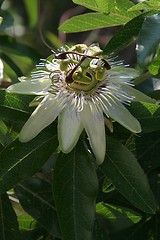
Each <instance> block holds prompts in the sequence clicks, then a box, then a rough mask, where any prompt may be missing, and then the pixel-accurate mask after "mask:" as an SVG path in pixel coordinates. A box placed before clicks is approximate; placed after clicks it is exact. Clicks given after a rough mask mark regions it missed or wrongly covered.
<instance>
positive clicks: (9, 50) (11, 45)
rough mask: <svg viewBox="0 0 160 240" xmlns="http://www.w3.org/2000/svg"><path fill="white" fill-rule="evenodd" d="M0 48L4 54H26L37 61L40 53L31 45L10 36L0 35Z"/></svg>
mask: <svg viewBox="0 0 160 240" xmlns="http://www.w3.org/2000/svg"><path fill="white" fill-rule="evenodd" d="M0 50H1V51H2V52H4V53H5V54H6V55H9V56H10V55H11V54H14V55H16V56H22V57H23V56H27V57H29V58H30V59H32V61H35V62H37V59H40V58H41V55H40V54H39V53H38V52H37V51H36V50H35V49H33V48H32V47H30V46H28V45H26V44H23V43H19V42H17V41H16V40H15V38H13V37H10V36H1V37H0Z"/></svg>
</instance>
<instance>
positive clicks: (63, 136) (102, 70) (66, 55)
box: [7, 44, 151, 164]
mask: <svg viewBox="0 0 160 240" xmlns="http://www.w3.org/2000/svg"><path fill="white" fill-rule="evenodd" d="M137 76H138V74H137V71H136V70H134V69H132V68H126V67H125V66H124V65H123V64H122V62H114V59H107V57H105V56H103V55H102V50H101V49H100V48H99V46H98V45H91V46H89V47H87V46H86V45H84V44H79V45H75V46H73V47H72V48H68V47H66V48H62V49H61V50H59V52H58V53H55V52H54V54H53V55H52V56H51V57H49V58H48V59H47V60H42V62H41V63H40V64H39V65H38V66H37V71H36V72H34V73H33V74H32V76H31V78H30V79H27V78H25V77H22V78H20V79H19V80H20V83H17V84H14V85H11V86H10V87H9V88H8V89H7V91H8V92H16V93H21V94H33V95H40V96H43V100H42V101H41V102H40V103H39V105H38V107H37V108H36V109H35V111H34V112H33V113H32V115H31V117H30V118H29V120H28V121H27V122H26V124H25V125H24V127H23V128H22V130H21V132H20V136H19V139H20V141H21V142H27V141H29V140H31V139H33V138H34V137H36V136H37V134H39V132H41V131H42V130H43V129H44V128H45V127H47V126H48V125H49V124H51V123H52V122H53V121H54V120H55V119H56V118H57V117H58V139H59V145H60V148H61V150H62V151H63V152H64V153H68V152H70V151H71V150H72V149H73V148H74V146H75V145H76V143H77V141H78V139H79V136H80V134H81V132H82V131H83V129H85V131H86V133H87V135H88V139H89V142H90V145H91V148H92V150H93V153H94V154H95V157H96V160H97V163H98V164H100V163H102V162H103V160H104V157H105V152H106V136H105V121H104V119H105V118H111V119H113V120H115V121H117V122H119V123H120V124H121V125H122V126H124V127H125V128H127V129H129V130H130V131H132V132H134V133H139V132H140V131H141V126H140V124H139V122H138V121H137V119H135V118H134V117H133V116H132V115H131V114H130V112H129V111H128V110H127V109H126V107H125V106H124V104H130V102H131V101H132V100H138V101H139V100H142V101H149V102H150V101H151V99H150V98H149V97H147V96H145V95H144V94H142V93H140V92H139V91H137V90H135V89H134V88H133V87H132V85H133V84H132V82H131V80H132V79H134V78H135V77H137Z"/></svg>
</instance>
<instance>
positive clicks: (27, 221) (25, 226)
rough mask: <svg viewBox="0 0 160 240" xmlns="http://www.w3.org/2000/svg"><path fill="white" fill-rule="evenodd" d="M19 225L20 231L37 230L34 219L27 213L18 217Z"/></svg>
mask: <svg viewBox="0 0 160 240" xmlns="http://www.w3.org/2000/svg"><path fill="white" fill-rule="evenodd" d="M18 223H19V229H20V230H23V231H24V230H31V229H34V228H35V221H34V219H33V218H32V217H31V216H30V215H29V214H27V213H25V214H21V215H19V216H18Z"/></svg>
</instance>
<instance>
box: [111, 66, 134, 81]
mask: <svg viewBox="0 0 160 240" xmlns="http://www.w3.org/2000/svg"><path fill="white" fill-rule="evenodd" d="M108 74H109V75H111V76H113V77H116V78H117V77H118V78H120V79H121V78H127V79H128V80H131V79H134V78H136V77H138V76H139V72H138V71H137V70H135V69H134V68H126V67H122V66H112V68H111V70H109V72H108Z"/></svg>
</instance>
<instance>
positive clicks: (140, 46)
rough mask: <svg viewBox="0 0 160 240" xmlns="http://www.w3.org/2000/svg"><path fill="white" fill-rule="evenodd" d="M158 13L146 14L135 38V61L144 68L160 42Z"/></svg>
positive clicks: (159, 16) (159, 17)
mask: <svg viewBox="0 0 160 240" xmlns="http://www.w3.org/2000/svg"><path fill="white" fill-rule="evenodd" d="M159 25H160V15H159V14H154V15H153V16H148V17H147V18H146V20H145V21H144V23H143V26H142V28H141V31H140V33H139V37H138V40H137V47H136V50H137V61H138V64H139V65H140V66H141V67H142V68H146V67H147V66H148V64H149V63H150V62H151V61H152V59H153V57H154V55H155V53H156V51H157V48H158V46H159V42H160V31H159Z"/></svg>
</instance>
